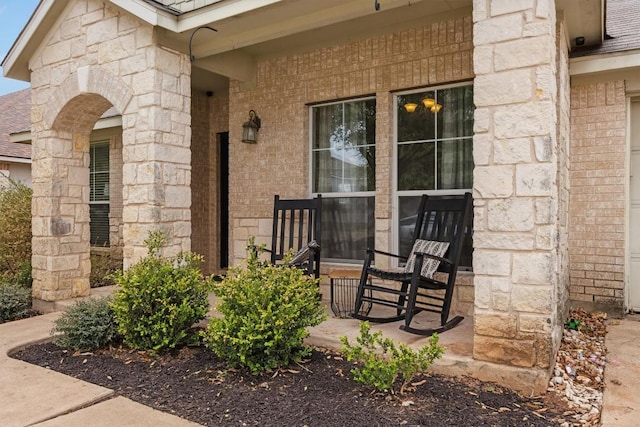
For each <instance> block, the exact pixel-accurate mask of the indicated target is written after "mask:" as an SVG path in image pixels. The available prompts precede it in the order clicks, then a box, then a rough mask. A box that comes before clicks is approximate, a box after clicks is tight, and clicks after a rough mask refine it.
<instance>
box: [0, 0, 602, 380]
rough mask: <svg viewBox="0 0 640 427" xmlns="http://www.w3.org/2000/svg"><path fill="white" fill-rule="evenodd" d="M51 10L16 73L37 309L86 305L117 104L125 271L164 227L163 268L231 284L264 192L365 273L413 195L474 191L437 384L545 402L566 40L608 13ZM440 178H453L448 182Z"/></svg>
mask: <svg viewBox="0 0 640 427" xmlns="http://www.w3.org/2000/svg"><path fill="white" fill-rule="evenodd" d="M63 3H64V2H53V4H54V6H52V9H51V10H52V12H51V16H49V15H46V16H45V18H42V19H41V21H40V22H39V23H38V25H37V26H36V27H35V28H34V29H33V31H31V30H29V31H26V32H25V33H24V34H25V36H24V37H27V38H28V37H31V40H30V43H26V47H24V48H23V50H22V51H21V52H19V53H16V54H15V55H14V56H11V55H10V56H9V59H10V60H9V62H8V66H10V67H12V69H14V70H16V71H15V73H14V74H16V75H18V76H20V75H26V76H27V78H29V79H32V86H33V93H34V96H33V99H34V103H33V114H32V115H33V117H34V123H33V136H34V143H33V145H34V163H33V166H34V184H35V185H34V200H35V201H34V258H33V259H34V296H35V297H36V298H37V299H40V300H42V301H45V302H47V303H54V304H55V301H57V300H59V299H63V298H68V297H70V296H84V295H87V294H89V293H90V292H93V291H91V290H90V289H89V286H88V277H89V273H90V269H91V267H90V262H89V256H88V254H89V251H90V229H89V224H90V222H91V221H90V212H89V207H88V203H87V202H88V193H89V188H90V185H89V176H88V174H89V157H88V153H89V147H90V134H91V131H92V129H93V126H94V125H95V123H96V121H97V120H98V119H99V117H100V116H101V115H102V114H103V113H104V112H105V111H106V110H107V109H108V108H110V107H116V109H117V110H118V112H119V113H120V114H121V115H122V149H121V151H122V164H121V165H119V166H122V174H121V177H122V183H121V186H120V188H119V189H118V191H119V192H120V193H122V199H123V208H122V218H118V219H117V221H118V223H119V224H120V225H119V226H118V227H119V229H120V231H119V232H120V233H121V236H122V245H123V256H124V265H125V267H126V266H128V265H131V264H132V263H133V262H135V261H136V260H137V259H139V258H140V257H142V256H144V254H145V248H144V245H143V241H144V239H145V238H146V236H147V232H148V231H150V230H157V229H162V230H164V231H166V232H167V234H168V237H169V241H170V247H169V249H168V250H167V255H171V254H173V253H175V252H177V251H179V250H185V249H191V250H194V251H196V252H198V253H201V254H202V255H204V256H205V258H206V260H207V266H206V268H207V270H208V272H215V271H223V270H224V268H225V267H226V265H230V266H233V265H237V264H239V263H240V262H241V261H242V259H243V258H244V257H245V247H246V244H247V240H248V239H249V238H250V237H255V238H256V240H257V242H258V243H266V242H267V241H269V240H270V233H271V201H272V198H273V195H274V194H281V195H285V196H287V197H291V198H302V197H308V196H309V195H316V194H322V196H323V200H325V201H328V202H327V204H326V205H327V209H328V213H332V212H338V211H340V212H344V213H345V215H344V216H343V217H342V219H344V218H347V217H348V218H347V220H346V221H344V222H343V221H342V220H336V221H334V222H333V223H332V224H330V225H332V226H333V228H331V227H326V228H325V230H328V231H327V235H328V236H334V237H335V236H338V237H339V238H337V239H335V245H334V247H331V246H330V245H327V244H325V246H324V248H323V251H324V252H323V255H324V256H326V257H327V260H326V261H325V262H323V265H324V267H323V271H322V273H323V275H325V276H327V275H330V274H331V272H332V271H333V270H335V269H344V268H348V269H353V270H356V271H357V270H358V268H359V267H358V263H359V262H361V260H362V257H361V255H360V254H361V251H362V250H363V249H365V248H366V246H375V247H376V248H378V249H382V250H387V251H390V252H394V251H395V252H397V250H398V249H399V247H401V246H402V244H403V242H402V234H403V225H404V224H403V222H402V221H403V220H405V219H406V218H407V217H409V216H410V214H407V212H411V202H412V199H415V198H416V197H418V195H419V194H420V193H422V192H431V193H433V194H453V193H460V192H464V191H471V192H473V197H474V224H473V244H472V247H470V248H469V253H468V261H469V264H468V265H467V267H468V269H469V272H467V273H466V274H464V275H461V277H460V278H459V283H458V285H457V286H456V296H455V299H454V307H453V312H455V313H457V314H463V315H465V320H464V321H463V323H461V324H460V325H459V326H458V327H457V328H455V329H454V330H453V331H449V332H447V333H445V334H443V343H445V345H446V346H447V347H449V348H450V351H449V354H450V355H455V357H456V358H459V362H455V363H454V362H451V364H450V365H451V366H450V367H449V369H454V368H453V366H458V367H464V366H467V367H472V366H475V367H478V368H473V369H475V372H476V373H477V374H478V376H483V378H484V379H493V380H496V379H499V378H503V377H502V375H503V373H504V372H513V381H515V382H518V383H519V384H522V385H523V386H524V384H528V386H529V387H533V388H535V389H536V390H541V389H544V387H546V380H547V376H548V375H549V373H550V371H551V369H552V366H553V363H554V358H555V353H556V351H557V349H558V346H559V341H560V337H561V333H562V323H563V321H564V316H565V314H566V310H567V302H568V283H569V281H568V276H569V267H568V256H567V253H568V237H567V235H568V230H567V224H568V204H569V200H568V187H569V185H568V181H569V178H568V170H569V168H568V156H569V153H568V149H567V144H568V138H569V135H568V134H569V109H570V106H569V100H568V98H569V90H570V88H569V74H568V51H569V50H570V48H571V46H572V45H573V44H574V43H575V37H574V36H577V35H580V36H581V37H585V38H586V42H587V43H590V42H593V40H592V37H598V34H595V35H594V34H592V33H589V32H587V30H588V29H591V28H600V27H598V25H590V23H591V22H590V19H591V18H592V17H593V16H599V15H598V14H597V13H591V12H593V11H594V10H596V11H597V10H599V9H598V6H599V5H601V2H599V1H596V0H593V1H591V0H582V1H581V2H580V6H581V7H579V8H574V6H575V4H576V2H573V1H570V0H566V1H560V0H559V1H556V2H554V1H552V0H549V1H546V0H545V1H538V2H533V1H530V2H529V1H522V2H513V1H507V0H504V1H493V2H489V1H485V0H448V1H440V2H432V1H427V0H419V1H410V2H407V1H401V0H390V1H384V2H379V3H380V5H381V7H380V9H379V10H377V8H374V2H371V1H363V0H351V1H347V2H345V1H343V0H329V1H323V2H295V1H288V0H268V1H264V2H260V6H259V7H256V6H255V5H254V6H247V5H248V4H249V2H224V1H220V2H209V3H207V5H206V6H204V7H203V10H193V9H191V10H188V9H185V10H177V9H175V8H172V7H169V6H167V7H166V8H156V7H154V6H152V5H151V4H149V3H147V2H136V5H137V6H140V7H138V8H132V7H129V6H128V5H127V3H126V2H120V1H113V2H107V3H103V2H99V1H95V0H76V1H74V2H72V3H73V4H72V6H70V7H69V8H66V6H65V5H64V4H63ZM178 3H180V4H182V5H183V6H185V7H188V5H189V4H191V5H192V6H193V4H192V3H193V2H178ZM303 3H304V6H303ZM165 6H166V5H165ZM74 7H75V8H74ZM193 7H195V6H193ZM594 8H595V9H594ZM96 15H100V17H101V18H100V19H95V20H94V21H91V19H90V18H86V19H83V18H82V17H84V16H96ZM38 16H39V15H38ZM61 16H62V17H61ZM576 18H577V20H576ZM56 23H58V24H59V26H58V27H56V29H55V31H53V30H52V31H51V34H53V37H51V36H48V35H47V34H49V33H47V31H48V28H49V27H51V26H53V25H54V24H56ZM63 28H77V31H76V32H74V33H72V34H69V33H67V32H65V31H63ZM207 28H209V29H207ZM211 28H213V29H215V31H213V30H211ZM45 29H46V30H47V31H45ZM65 46H66V47H68V49H67V50H68V54H65V52H67V50H65V49H62V48H64V47H65ZM71 46H81V47H82V48H83V49H78V51H74V52H73V53H72V52H71ZM123 47H126V48H123ZM80 50H81V51H80ZM35 52H39V53H40V54H39V55H36V56H35V59H34V60H33V61H31V57H32V55H33V54H34V53H35ZM60 52H63V53H60ZM5 66H7V64H5ZM431 96H433V98H434V99H438V96H442V99H447V98H449V99H452V101H451V102H450V103H447V104H445V105H444V107H442V106H441V107H442V111H440V109H438V108H436V109H435V111H431V109H426V105H427V104H424V103H423V104H422V105H424V108H423V109H422V110H419V111H418V113H419V114H422V115H423V116H422V117H423V119H424V120H423V121H420V120H417V119H415V118H413V119H409V118H407V117H408V116H406V115H407V114H410V112H409V110H410V109H407V107H406V105H409V104H414V105H418V104H417V102H406V101H407V99H408V100H409V101H413V98H415V99H416V100H417V101H419V102H422V100H423V99H431V98H430V97H431ZM409 98H411V99H409ZM338 110H339V111H340V113H339V114H338V113H336V114H335V120H334V116H332V115H331V114H332V112H334V111H338ZM347 110H352V111H355V112H356V113H354V115H353V116H354V117H356V116H358V114H360V115H361V116H362V118H360V119H352V117H351V116H349V115H348V114H346V113H344V111H347ZM249 111H255V112H257V114H259V116H260V117H261V119H262V127H261V129H260V130H259V132H258V138H257V141H256V143H255V144H248V143H244V141H243V140H242V136H241V132H242V124H243V123H244V122H246V121H247V118H248V114H249ZM431 114H433V115H431ZM338 116H340V117H338ZM414 117H415V116H414ZM443 117H447V118H446V119H444V118H443ZM403 120H404V121H403ZM425 123H427V124H428V125H424V124H425ZM414 128H416V129H418V131H416V132H413V129H414ZM406 129H411V130H412V131H411V132H404V133H403V130H406ZM338 134H339V135H338ZM434 147H442V148H434ZM445 147H446V148H447V149H446V150H445ZM451 147H454V148H453V149H451ZM457 147H459V149H458V148H457ZM345 152H346V153H347V154H345ZM336 153H338V154H340V157H338V155H337V154H336ZM336 160H339V161H336ZM451 164H453V165H454V166H455V167H456V169H458V168H459V169H461V170H464V173H463V172H460V173H452V174H450V175H451V176H448V177H445V176H444V175H446V173H447V172H448V171H450V170H451V169H449V168H448V166H449V165H451ZM225 180H226V181H225ZM112 191H115V189H112ZM341 207H346V208H345V209H343V210H339V208H341ZM324 217H325V218H330V217H331V216H330V215H324ZM120 220H121V221H120ZM338 229H341V230H345V229H346V230H348V233H347V235H348V236H350V238H348V239H342V238H341V237H342V236H341V235H340V234H338V232H337V231H338ZM334 231H335V232H334ZM345 242H346V243H347V247H346V248H343V247H342V246H341V245H340V243H345ZM381 267H396V266H395V265H381ZM323 286H325V287H326V286H327V283H326V279H324V281H323ZM323 295H324V296H325V298H326V296H328V295H329V292H328V291H326V292H323ZM342 328H346V329H345V330H348V331H354V332H357V322H355V321H352V320H343V319H332V318H330V320H328V321H327V322H326V324H325V325H321V326H320V327H319V329H318V333H319V334H321V335H324V336H326V337H335V339H337V336H339V335H340V332H339V331H340V330H342ZM383 328H384V329H385V331H387V332H388V333H389V334H392V335H393V337H394V338H396V337H397V338H398V339H401V340H405V339H406V340H410V341H411V342H412V345H420V340H419V338H417V337H415V336H412V335H410V334H406V333H404V332H402V331H400V330H399V329H397V325H395V324H393V323H392V324H388V325H385V326H384V327H383ZM349 333H350V332H349ZM452 357H453V356H452ZM514 387H516V388H519V386H518V384H514Z"/></svg>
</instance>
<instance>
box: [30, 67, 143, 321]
mask: <svg viewBox="0 0 640 427" xmlns="http://www.w3.org/2000/svg"><path fill="white" fill-rule="evenodd" d="M105 83H108V84H105ZM123 93H124V94H128V96H124V97H123V96H122V94H123ZM131 96H132V95H131V92H130V91H129V90H128V89H127V88H126V86H125V85H124V84H123V82H122V81H120V79H118V78H117V77H115V76H112V75H109V74H108V73H105V72H103V71H100V70H97V71H93V72H92V71H91V70H89V69H87V68H85V69H80V70H78V72H77V73H74V74H73V75H71V76H69V77H68V78H67V79H66V80H65V81H64V82H63V84H62V85H61V86H59V87H58V89H57V90H56V91H54V92H53V94H52V95H51V97H50V101H49V102H48V103H47V104H46V105H45V106H44V111H38V110H36V111H34V113H35V114H34V117H38V116H40V117H42V120H41V121H39V122H38V121H35V122H34V124H33V136H34V137H33V163H32V176H33V206H32V213H33V222H32V225H33V227H32V231H33V257H32V268H33V297H34V307H35V308H36V309H39V310H42V311H49V310H51V309H52V307H51V305H50V304H49V302H52V301H57V300H61V299H67V298H73V297H80V296H86V295H89V293H90V285H89V275H90V272H91V262H90V250H91V248H90V214H89V199H90V191H89V190H90V186H89V176H90V172H89V164H90V155H89V147H90V137H91V132H92V130H93V128H94V126H95V124H96V122H97V121H98V120H99V119H100V117H101V116H102V115H103V114H104V112H105V111H107V110H108V109H109V108H111V107H112V106H114V105H115V106H116V107H117V108H123V109H125V108H126V106H127V104H128V101H129V100H130V99H131ZM123 100H126V102H123ZM116 104H118V105H116ZM120 111H123V110H120Z"/></svg>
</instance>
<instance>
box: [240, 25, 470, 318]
mask: <svg viewBox="0 0 640 427" xmlns="http://www.w3.org/2000/svg"><path fill="white" fill-rule="evenodd" d="M472 48H473V46H472V22H471V17H470V16H461V17H458V18H455V19H448V20H443V21H441V22H435V23H431V24H427V25H424V26H419V27H415V28H407V29H404V30H402V31H396V32H390V33H387V34H384V35H380V36H375V37H371V38H367V39H364V40H359V41H353V42H350V43H343V44H337V45H334V46H331V47H325V48H320V49H316V50H312V51H308V52H303V53H299V54H292V55H289V56H283V57H275V58H268V59H265V60H262V61H260V62H259V63H258V65H257V66H258V68H257V81H256V85H255V87H254V88H252V89H244V88H243V87H242V86H241V84H240V83H239V82H236V81H232V82H231V85H230V106H229V110H230V115H229V116H230V117H229V123H231V127H230V129H229V130H230V144H231V146H230V182H231V184H230V185H231V188H230V211H231V218H230V223H231V227H230V228H231V232H232V236H231V245H232V246H231V248H230V251H231V257H232V265H233V264H237V263H238V262H240V261H241V260H242V259H244V258H245V257H246V253H245V247H246V244H247V239H248V238H249V237H251V236H255V237H256V240H257V242H258V243H270V241H271V215H272V209H273V196H274V194H280V195H281V196H282V197H286V198H295V197H307V196H308V195H309V134H308V128H309V107H308V104H311V103H318V102H326V101H332V100H337V99H344V98H350V97H359V96H371V95H375V96H376V106H377V107H376V110H377V116H376V205H375V210H376V212H375V215H376V225H375V228H376V247H378V248H380V249H383V250H384V249H385V248H386V249H387V250H389V249H391V245H392V238H391V229H392V218H391V212H392V210H391V203H392V194H393V187H392V185H393V184H392V183H393V170H394V168H393V161H394V160H393V111H394V109H395V106H394V105H393V93H392V92H393V91H396V90H402V89H408V88H413V87H421V86H424V87H427V86H431V85H438V84H443V83H447V82H454V81H461V80H471V79H473V77H474V74H473V58H472ZM249 109H254V110H255V111H256V112H257V113H258V115H259V116H260V118H261V119H262V128H261V129H260V132H259V135H258V143H257V144H243V143H242V142H241V141H240V138H241V124H242V123H243V122H245V121H246V120H247V113H248V110H249ZM342 267H344V266H342ZM330 269H331V266H330V265H324V266H323V273H326V272H328V271H329V270H330ZM462 276H463V275H461V279H460V283H465V284H466V285H468V286H466V287H465V286H461V287H460V288H458V291H457V295H458V296H461V297H463V300H458V301H459V303H456V304H457V305H456V306H455V307H454V309H456V310H460V311H461V312H463V313H470V312H471V311H472V309H473V287H472V286H471V285H472V280H471V279H470V276H469V277H466V278H462Z"/></svg>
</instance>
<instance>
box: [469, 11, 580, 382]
mask: <svg viewBox="0 0 640 427" xmlns="http://www.w3.org/2000/svg"><path fill="white" fill-rule="evenodd" d="M473 5H474V8H473V19H474V45H475V51H474V65H475V72H476V74H477V76H476V79H475V86H474V95H475V99H474V100H475V104H476V112H475V127H474V132H475V135H474V160H475V170H474V205H475V210H474V248H475V250H474V257H473V266H474V275H475V277H474V284H475V317H474V322H475V334H474V348H473V353H474V358H475V359H479V360H486V361H491V362H497V363H501V364H509V365H513V366H517V367H523V368H538V369H540V370H541V371H544V372H547V371H548V370H549V369H550V367H551V366H552V365H553V362H554V359H555V349H557V348H558V345H559V339H560V336H561V329H562V323H563V320H564V319H563V318H562V313H558V310H559V308H558V305H559V304H560V303H559V302H558V301H557V299H556V298H558V297H559V292H558V287H559V286H561V284H560V280H561V279H562V277H564V276H565V275H566V273H565V272H564V271H563V269H564V268H566V262H565V263H563V262H562V261H561V259H562V257H563V255H562V254H561V253H560V251H561V249H560V245H559V243H558V238H559V235H560V232H561V230H562V227H563V221H564V223H566V215H565V214H564V213H562V212H561V211H562V209H563V207H562V200H561V198H562V197H563V196H562V192H563V190H562V189H560V188H559V185H561V184H559V180H562V179H563V178H562V177H563V176H566V167H567V166H566V165H567V159H566V158H563V157H565V156H567V154H568V153H567V152H566V150H565V149H563V148H561V147H559V144H560V142H559V141H558V137H559V136H560V137H562V135H559V134H561V133H562V131H561V130H560V129H558V126H559V124H558V120H559V117H558V111H557V108H558V104H559V101H558V98H559V97H564V96H566V95H564V94H559V93H558V91H559V88H558V84H560V85H561V88H560V90H564V91H566V81H568V75H567V74H566V73H567V67H566V63H565V61H566V56H562V55H558V52H557V51H556V49H553V48H550V47H552V46H556V31H557V26H556V16H555V9H554V8H553V7H549V6H550V3H549V2H546V1H543V2H537V3H534V2H507V1H496V2H487V1H485V0H474V2H473ZM558 48H559V49H566V46H565V45H564V44H559V45H558ZM559 65H560V66H559ZM558 73H565V74H564V75H558ZM561 108H562V107H561ZM565 108H566V107H565ZM562 130H563V131H564V132H566V124H564V128H563V129H562ZM563 140H564V139H563ZM559 168H563V170H559ZM540 378H544V376H541V377H540ZM534 388H536V389H538V390H544V389H545V388H546V380H544V379H543V380H542V381H541V382H540V384H536V385H535V386H534Z"/></svg>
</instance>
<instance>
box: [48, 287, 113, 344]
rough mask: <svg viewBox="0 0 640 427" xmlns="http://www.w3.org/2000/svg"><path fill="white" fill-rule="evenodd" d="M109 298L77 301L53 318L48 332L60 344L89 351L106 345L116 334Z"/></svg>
mask: <svg viewBox="0 0 640 427" xmlns="http://www.w3.org/2000/svg"><path fill="white" fill-rule="evenodd" d="M110 301H111V298H109V297H105V298H95V299H88V300H84V301H79V302H77V303H76V304H74V305H73V306H72V307H71V308H69V309H68V310H67V311H65V312H64V313H62V315H61V316H60V317H59V318H58V319H57V320H56V321H55V322H54V326H53V329H52V330H51V334H52V335H53V336H54V342H55V343H56V344H57V345H59V346H60V347H64V348H68V349H72V350H76V351H90V350H96V349H98V348H103V347H106V346H108V345H109V344H110V343H111V342H112V341H114V340H115V339H116V338H117V336H118V332H117V325H116V321H115V318H114V315H113V310H112V309H111V307H110V305H109V303H110Z"/></svg>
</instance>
